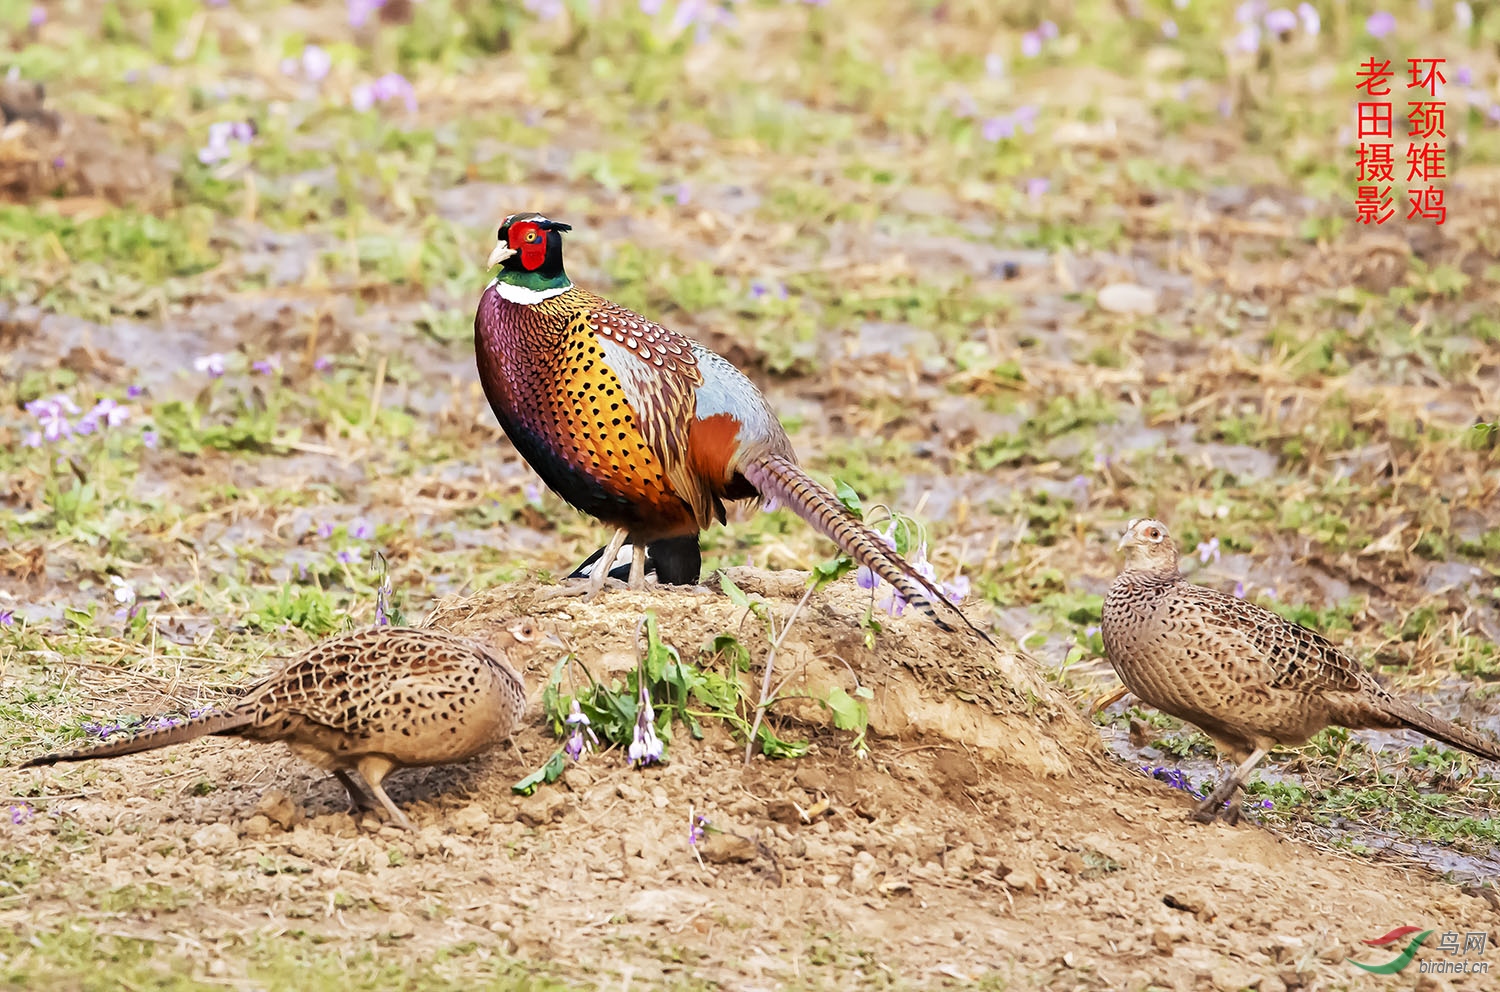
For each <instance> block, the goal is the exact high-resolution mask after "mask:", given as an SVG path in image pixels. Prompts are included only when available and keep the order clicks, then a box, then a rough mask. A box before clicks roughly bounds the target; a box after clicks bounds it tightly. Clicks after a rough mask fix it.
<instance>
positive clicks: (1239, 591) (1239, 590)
mask: <svg viewBox="0 0 1500 992" xmlns="http://www.w3.org/2000/svg"><path fill="white" fill-rule="evenodd" d="M1234 598H1235V599H1244V598H1245V583H1243V582H1236V583H1235V584H1234Z"/></svg>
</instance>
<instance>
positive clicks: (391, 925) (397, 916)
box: [385, 912, 417, 937]
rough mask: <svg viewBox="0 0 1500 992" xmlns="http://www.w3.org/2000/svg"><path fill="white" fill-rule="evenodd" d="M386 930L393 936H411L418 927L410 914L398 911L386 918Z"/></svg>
mask: <svg viewBox="0 0 1500 992" xmlns="http://www.w3.org/2000/svg"><path fill="white" fill-rule="evenodd" d="M385 932H386V933H388V934H390V935H391V936H392V937H410V936H411V935H412V934H414V933H416V932H417V928H416V926H415V925H414V924H413V923H412V921H411V917H410V916H407V915H406V914H405V913H401V912H396V913H392V914H391V915H390V916H387V917H386V918H385Z"/></svg>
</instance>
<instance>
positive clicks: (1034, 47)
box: [1021, 31, 1042, 59]
mask: <svg viewBox="0 0 1500 992" xmlns="http://www.w3.org/2000/svg"><path fill="white" fill-rule="evenodd" d="M1021 54H1022V55H1024V56H1026V57H1027V58H1028V59H1034V58H1036V57H1037V56H1038V55H1040V54H1042V36H1041V35H1039V34H1037V33H1036V32H1035V31H1027V32H1026V33H1025V34H1023V35H1021Z"/></svg>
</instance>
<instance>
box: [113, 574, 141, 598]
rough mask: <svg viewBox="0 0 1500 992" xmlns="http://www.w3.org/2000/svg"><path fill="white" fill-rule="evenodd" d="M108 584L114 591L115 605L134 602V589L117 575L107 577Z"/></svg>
mask: <svg viewBox="0 0 1500 992" xmlns="http://www.w3.org/2000/svg"><path fill="white" fill-rule="evenodd" d="M109 584H110V586H111V587H112V588H113V589H114V594H115V602H116V603H122V604H123V603H133V602H135V588H134V587H133V586H132V585H131V584H130V583H129V582H126V581H125V580H124V579H122V578H120V577H119V576H118V575H111V576H110V577H109Z"/></svg>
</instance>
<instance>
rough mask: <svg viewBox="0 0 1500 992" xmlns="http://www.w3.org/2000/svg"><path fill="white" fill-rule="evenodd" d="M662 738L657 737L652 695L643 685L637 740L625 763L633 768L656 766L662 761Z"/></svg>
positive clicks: (637, 722) (636, 733)
mask: <svg viewBox="0 0 1500 992" xmlns="http://www.w3.org/2000/svg"><path fill="white" fill-rule="evenodd" d="M662 750H663V748H662V743H661V738H660V737H657V736H656V711H655V710H653V709H652V708H651V695H650V693H648V692H647V690H646V685H645V682H644V680H642V683H641V705H640V709H639V710H637V711H636V715H635V738H634V740H632V741H631V742H630V749H629V750H628V751H627V752H626V753H625V761H626V763H627V764H628V765H630V766H631V767H632V768H641V767H644V766H646V765H654V764H655V763H656V762H658V761H660V760H661V756H662Z"/></svg>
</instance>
